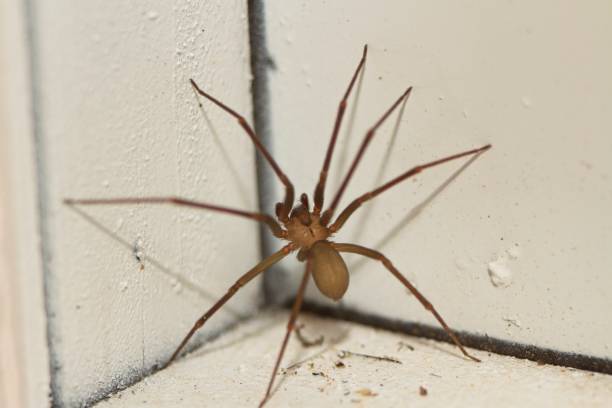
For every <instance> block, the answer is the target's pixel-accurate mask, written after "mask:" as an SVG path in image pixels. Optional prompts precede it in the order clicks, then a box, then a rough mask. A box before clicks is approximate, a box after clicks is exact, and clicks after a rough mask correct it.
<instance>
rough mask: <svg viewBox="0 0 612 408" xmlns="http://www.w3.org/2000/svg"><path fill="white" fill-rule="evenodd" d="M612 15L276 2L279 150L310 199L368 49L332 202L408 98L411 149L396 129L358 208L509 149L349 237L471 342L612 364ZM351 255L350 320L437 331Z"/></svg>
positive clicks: (557, 8) (530, 6)
mask: <svg viewBox="0 0 612 408" xmlns="http://www.w3.org/2000/svg"><path fill="white" fill-rule="evenodd" d="M611 13H612V7H611V5H610V3H609V2H605V1H593V2H583V3H576V2H554V1H537V2H493V3H486V4H484V3H483V2H478V3H473V2H454V1H434V2H406V1H385V2H377V3H376V5H374V4H373V3H372V2H370V1H335V2H326V1H309V2H284V1H273V2H269V3H267V10H266V17H267V29H268V31H267V36H268V46H269V49H270V52H271V54H272V58H273V59H274V62H275V64H276V67H277V70H276V71H274V72H273V73H272V74H271V78H272V88H271V94H272V102H273V103H272V114H273V115H272V116H273V131H274V139H273V140H274V151H275V154H276V156H277V158H278V160H279V162H280V164H281V166H282V167H283V168H284V169H285V170H286V171H287V173H288V174H289V175H290V177H291V178H292V180H294V182H295V184H296V186H297V192H298V193H300V192H301V191H305V192H307V193H309V194H311V193H312V191H313V189H314V185H315V183H316V180H317V179H318V172H319V170H320V166H321V164H322V161H323V155H324V152H325V148H326V145H327V141H328V138H329V135H330V133H331V129H332V124H333V118H334V115H335V112H336V107H337V104H338V102H339V100H340V97H341V95H342V93H343V92H344V90H345V88H346V86H347V84H348V81H349V78H350V75H351V74H352V72H353V70H354V68H355V66H356V64H357V62H358V60H359V57H360V55H361V48H362V46H363V44H364V43H367V44H368V45H369V56H368V62H367V66H366V71H365V76H364V78H363V83H362V87H361V92H360V94H359V98H358V108H357V111H356V115H355V120H354V123H353V132H352V134H351V135H350V138H348V137H347V135H346V133H345V132H344V131H345V130H347V128H348V127H349V126H347V124H348V122H349V121H347V120H345V124H344V128H343V131H342V133H341V140H340V142H339V146H338V149H337V151H336V155H335V157H334V163H333V164H332V169H333V173H332V174H331V176H330V180H331V183H330V186H329V187H330V188H328V190H327V191H328V197H329V195H331V193H333V192H335V188H334V187H336V186H337V185H338V183H337V181H338V177H339V175H340V174H341V173H342V170H344V169H346V168H347V166H348V163H349V160H352V154H353V153H354V151H355V149H356V147H357V145H358V143H360V142H361V137H362V136H363V134H364V131H365V130H366V129H367V127H369V126H370V125H372V124H373V123H374V121H375V120H376V119H377V118H378V116H379V115H380V114H381V113H382V112H383V111H384V110H385V109H386V108H387V107H388V106H389V105H390V104H391V103H392V101H393V100H395V98H397V97H398V96H399V95H400V94H401V92H402V91H403V90H404V89H405V87H407V86H409V85H412V86H414V92H413V93H412V97H411V98H410V100H409V101H408V104H407V106H406V110H405V114H404V116H403V118H402V121H401V126H400V129H399V132H398V134H397V136H396V139H395V140H394V142H393V143H391V141H390V139H391V130H392V128H393V125H394V122H395V120H396V117H392V118H391V120H390V121H389V123H388V124H387V125H386V126H385V127H384V129H383V131H381V132H380V134H379V135H378V136H377V138H376V140H375V141H374V142H373V143H372V146H371V148H370V149H369V151H368V152H367V154H366V156H365V159H364V161H363V163H362V164H361V166H360V168H359V169H358V171H357V172H356V176H355V178H354V180H353V182H352V183H351V185H350V187H349V188H348V191H347V193H346V194H345V196H344V200H343V203H344V204H345V205H346V204H348V202H349V200H351V199H352V198H354V197H356V196H357V195H358V194H361V193H364V192H366V191H367V190H369V189H372V188H373V187H375V186H377V185H378V184H381V181H385V180H387V179H389V178H391V177H393V176H395V175H397V174H399V173H400V172H402V171H403V170H405V169H408V168H409V167H411V166H413V165H415V164H417V163H422V162H425V161H429V160H432V159H436V158H439V157H442V156H445V155H448V154H452V153H455V152H459V151H462V150H465V149H470V148H474V147H478V146H481V145H483V144H486V143H492V144H493V149H492V150H491V151H489V152H487V153H486V154H484V155H482V156H481V157H480V158H479V159H478V160H476V161H475V162H473V163H472V164H471V165H470V166H468V167H467V168H466V169H464V171H462V172H461V173H460V174H459V175H458V176H457V177H456V178H455V179H454V180H452V182H450V184H449V185H448V186H446V187H444V188H442V189H441V191H440V192H439V194H438V190H439V189H440V188H441V187H442V186H443V185H444V184H445V183H446V182H447V181H449V180H451V179H452V178H453V177H454V175H455V174H456V172H457V171H458V170H459V169H461V167H462V165H463V164H464V163H465V162H466V161H465V160H464V161H462V162H456V163H452V164H447V165H445V166H443V167H439V168H437V169H435V170H432V171H430V172H427V173H423V174H422V175H419V176H418V177H417V178H415V179H413V180H412V181H407V182H405V183H404V184H403V185H402V186H400V187H396V188H395V189H394V190H393V191H391V192H387V193H385V194H383V195H382V196H380V197H379V198H377V199H376V201H375V202H373V203H372V204H370V205H369V206H367V207H362V208H361V209H360V210H359V215H355V216H354V218H353V219H352V220H351V221H350V222H349V223H348V224H347V226H346V229H345V230H344V231H342V232H341V233H340V234H338V236H337V237H336V240H337V241H341V242H342V241H348V242H351V241H352V242H357V243H359V244H363V245H366V246H370V247H373V248H376V249H379V250H381V251H382V252H384V253H385V254H387V255H388V257H389V258H390V259H391V260H392V261H393V262H394V264H395V265H396V266H397V267H398V268H399V269H400V271H402V272H404V273H405V274H406V275H407V276H408V277H409V278H410V279H412V280H413V282H415V283H416V285H417V286H418V287H419V288H420V289H421V290H422V292H423V293H424V294H425V295H426V296H427V297H429V298H430V300H431V301H432V302H433V303H434V305H435V306H436V307H437V308H438V310H439V311H440V313H441V314H442V315H443V316H444V317H445V318H446V320H447V322H448V323H449V324H450V325H451V326H452V327H454V328H456V329H460V330H467V331H470V332H475V333H483V334H488V335H490V336H494V337H498V338H503V339H508V340H512V341H518V342H522V343H526V344H534V345H537V346H543V347H550V348H554V349H557V350H561V351H568V352H577V353H584V354H588V355H593V356H599V357H607V358H611V357H612V344H611V342H610V338H612V320H610V319H609V317H608V316H607V312H606V311H607V310H611V309H612V300H611V299H612V298H611V297H610V295H609V288H610V287H612V275H611V274H610V268H611V265H612V252H611V251H610V242H612V217H610V213H609V211H610V210H609V209H610V208H612V185H611V181H610V177H611V176H612V161H611V160H610V157H611V153H612V138H611V137H610V134H611V131H612V122H611V120H610V118H611V117H612V105H611V103H610V95H611V94H612V76H610V72H612V56H611V55H612V54H610V47H611V45H612V44H611V42H610V39H611V38H612V28H611V27H612V26H610V24H609V16H610V15H611ZM350 104H351V105H350V106H349V109H348V112H349V114H347V116H350V110H351V109H352V106H354V104H355V102H354V99H353V100H351V102H350ZM390 145H391V147H390V149H389V146H390ZM388 149H389V150H388ZM387 154H389V156H388V158H387V156H386V155H387ZM343 155H346V156H345V161H344V162H342V157H343ZM340 167H341V168H340ZM381 172H382V176H381V177H380V178H379V175H380V174H381ZM432 196H435V198H433V199H432V200H430V198H432ZM341 207H342V205H341ZM347 259H349V260H350V263H351V265H352V267H351V270H352V276H351V279H352V282H351V286H350V288H349V292H348V294H347V296H346V298H345V300H344V302H345V305H346V306H347V307H351V308H355V309H358V310H361V311H366V312H370V313H376V314H379V315H382V316H386V317H390V318H396V319H405V320H410V321H420V322H426V323H431V324H434V325H435V324H436V323H435V321H434V320H433V318H432V317H431V316H430V315H429V314H428V313H427V312H425V311H423V310H422V308H421V306H420V305H419V304H418V303H417V302H416V300H415V299H414V298H413V297H410V296H408V295H407V294H406V290H405V289H403V287H402V286H400V284H399V283H398V282H397V281H396V280H395V279H394V278H392V277H391V276H390V275H389V274H388V273H387V272H386V271H385V270H384V269H383V268H382V266H380V265H377V264H375V263H374V262H373V261H367V262H362V261H360V260H358V259H357V258H356V257H354V256H350V257H347ZM293 272H294V275H295V277H296V280H297V279H299V278H298V277H299V276H301V274H300V272H299V271H298V270H297V269H295V270H294V271H293ZM506 272H507V273H508V274H510V275H511V276H509V277H508V278H507V282H505V283H507V286H503V285H502V286H495V285H494V284H493V282H492V280H491V278H490V276H489V274H490V273H498V274H500V273H501V274H503V273H506ZM313 286H314V285H313ZM311 289H313V288H312V287H311ZM316 296H317V295H316V294H315V293H314V291H312V292H311V295H310V297H311V298H313V297H316Z"/></svg>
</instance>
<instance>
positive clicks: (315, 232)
mask: <svg viewBox="0 0 612 408" xmlns="http://www.w3.org/2000/svg"><path fill="white" fill-rule="evenodd" d="M367 52H368V47H367V45H365V46H364V48H363V54H362V56H361V59H360V61H359V64H358V65H357V68H356V69H355V71H354V73H353V76H352V77H351V80H350V82H349V85H348V87H347V89H346V91H345V93H344V95H343V97H342V99H341V101H340V104H339V106H338V110H337V113H336V118H335V122H334V127H333V130H332V133H331V138H330V141H329V145H328V147H327V152H326V154H325V159H324V161H323V167H322V169H321V172H320V175H319V181H318V183H317V185H316V187H315V190H314V196H313V205H312V207H311V205H310V200H309V198H308V195H307V194H305V193H303V194H301V196H300V198H299V202H298V203H297V204H295V206H294V201H295V192H294V188H293V184H292V183H291V181H290V180H289V178H288V177H287V176H286V175H285V173H283V171H282V170H281V168H280V167H279V166H278V164H277V163H276V161H275V160H274V158H273V157H272V155H271V154H270V153H269V152H268V150H267V149H266V147H265V146H263V145H262V143H261V141H260V140H259V138H258V136H257V135H256V134H255V131H254V130H253V128H252V127H251V126H250V125H249V123H248V122H247V120H246V119H245V118H244V117H243V116H242V115H240V114H239V113H238V112H236V111H235V110H233V109H232V108H230V107H229V106H227V105H225V104H224V103H223V102H221V101H219V100H218V99H216V98H215V97H213V96H211V95H210V94H208V93H206V92H205V91H203V90H202V89H201V88H200V87H199V86H198V85H197V84H196V83H195V81H194V80H193V79H190V83H191V85H192V87H193V89H194V90H195V91H196V92H197V93H198V94H199V95H201V96H202V97H204V98H206V99H208V100H209V101H210V102H212V103H213V104H215V105H217V106H218V107H219V108H221V109H222V110H224V111H225V112H227V113H228V114H229V115H231V116H233V117H234V118H235V119H236V120H237V121H238V123H239V125H240V126H241V127H242V128H243V129H244V131H245V132H246V133H247V135H248V136H249V137H250V139H251V141H252V142H253V143H254V145H255V148H256V149H258V150H259V152H260V153H261V154H262V155H263V156H264V158H265V159H266V161H267V162H268V163H269V164H270V166H271V167H272V169H273V170H274V173H275V174H276V176H277V177H278V179H279V180H280V182H281V183H282V184H283V185H284V189H285V195H284V199H283V201H282V202H278V203H277V204H276V207H275V215H276V218H275V217H273V216H271V215H269V214H266V213H259V212H249V211H244V210H239V209H234V208H229V207H224V206H219V205H215V204H210V203H204V202H197V201H192V200H188V199H184V198H180V197H138V198H125V197H122V198H104V199H66V200H64V202H65V203H66V204H69V205H74V204H80V205H102V204H115V205H116V204H140V203H149V204H173V205H178V206H186V207H195V208H201V209H206V210H210V211H216V212H220V213H224V214H229V215H235V216H238V217H243V218H248V219H251V220H255V221H258V222H261V223H263V224H265V225H266V226H267V227H268V228H269V230H270V232H271V233H272V234H273V235H274V236H275V237H277V238H279V239H281V240H283V241H288V243H287V244H286V245H285V246H283V247H282V248H281V249H280V250H279V251H277V252H275V253H273V254H272V255H270V256H268V257H267V258H265V259H264V260H262V261H261V262H260V263H258V264H257V265H255V266H254V267H253V268H252V269H251V270H249V271H248V272H247V273H245V274H244V275H242V276H241V277H240V278H239V279H238V280H237V281H236V282H235V283H234V284H233V285H232V286H231V287H230V288H229V289H228V291H227V293H226V294H225V295H223V296H222V297H221V298H220V299H219V300H218V301H217V302H216V303H215V304H214V305H213V306H212V307H211V308H210V309H209V310H207V311H206V313H204V314H203V315H202V316H201V317H200V318H199V319H198V320H196V322H195V323H194V325H193V326H192V328H191V329H190V330H189V332H188V333H187V334H186V335H185V337H184V338H183V340H182V341H181V343H180V344H179V346H178V347H177V348H176V350H175V351H174V353H173V354H172V356H171V357H170V358H169V359H168V361H167V362H166V364H165V365H164V366H163V367H162V369H163V368H165V367H167V366H168V365H169V364H170V363H172V362H173V361H174V360H175V359H176V358H177V357H178V356H179V354H180V353H181V351H182V350H183V348H184V347H185V345H186V344H187V342H188V341H189V340H190V339H191V337H192V336H193V335H194V334H195V332H196V331H198V330H199V329H201V328H202V327H203V326H204V324H205V323H206V322H207V321H208V319H210V318H211V317H212V316H213V315H214V314H215V312H217V311H218V310H219V309H220V308H221V307H222V306H223V305H224V304H225V303H226V302H227V301H228V300H229V299H230V298H231V297H232V296H234V295H235V294H236V292H238V290H239V289H240V288H241V287H243V286H244V285H246V284H247V283H249V282H250V281H251V280H252V279H253V278H255V277H256V276H258V275H260V274H261V273H262V272H264V271H265V270H266V269H268V268H269V267H270V266H272V265H274V264H275V263H277V262H279V261H280V260H281V259H283V258H285V257H286V256H287V255H289V254H290V253H292V252H295V251H297V258H298V260H299V261H301V262H305V264H306V265H305V270H304V274H303V276H302V280H301V283H300V286H299V288H298V291H297V294H296V296H295V300H294V303H293V307H292V310H291V315H290V317H289V322H288V323H287V329H286V332H285V336H284V338H283V341H282V344H281V347H280V350H279V352H278V356H277V358H276V362H275V364H274V369H273V371H272V376H271V378H270V381H269V382H268V387H267V389H266V392H265V394H264V397H263V399H262V400H261V403H260V407H261V406H263V405H264V404H265V403H266V402H267V400H268V399H269V397H270V393H271V390H272V386H273V384H274V378H275V376H276V373H277V372H278V368H279V365H280V363H281V360H282V358H283V354H284V352H285V348H286V346H287V342H288V341H289V337H290V335H291V332H292V331H293V330H294V329H295V322H296V319H297V316H298V314H299V312H300V309H301V306H302V300H303V297H304V291H305V289H306V286H307V284H308V282H309V280H310V277H311V276H312V278H313V279H314V282H315V284H316V286H317V288H318V289H319V290H320V291H321V293H322V294H323V295H324V296H326V297H328V298H330V299H332V300H334V301H338V300H340V299H342V297H343V296H344V294H345V293H346V290H347V289H348V285H349V272H348V269H347V266H346V264H345V262H344V260H343V259H342V256H341V255H340V254H341V253H342V252H349V253H355V254H358V255H362V256H365V257H367V258H371V259H374V260H377V261H379V262H381V263H382V264H383V266H384V267H385V268H386V269H388V270H389V272H390V273H391V274H392V275H393V276H394V277H395V278H397V279H398V280H399V281H400V282H401V283H402V284H403V285H404V286H405V287H406V288H407V289H408V290H409V291H410V292H411V293H412V294H413V295H414V296H415V297H416V298H417V300H418V301H419V302H420V303H421V304H422V305H423V307H424V308H425V309H427V310H428V311H429V312H431V313H432V314H433V316H434V317H435V318H436V319H437V321H438V322H439V323H440V325H441V326H442V327H443V328H444V331H445V332H446V333H447V334H448V336H449V337H450V338H451V340H452V341H453V342H454V343H455V345H456V346H457V347H458V348H459V349H460V350H461V352H462V353H463V354H464V355H465V356H466V357H467V358H469V359H471V360H473V361H476V362H479V361H480V360H479V359H477V358H476V357H474V356H472V355H470V354H469V353H468V352H467V350H465V348H464V347H463V345H462V344H461V342H460V341H459V339H458V338H457V336H456V335H455V333H453V331H452V330H451V329H450V327H449V326H448V325H447V324H446V322H445V321H444V319H443V318H442V316H440V314H439V313H438V312H437V311H436V309H435V308H434V306H433V305H432V304H431V303H430V302H429V301H428V300H427V299H426V298H425V296H423V295H422V294H421V293H420V292H419V290H417V288H416V287H414V285H412V284H411V283H410V282H409V281H408V279H406V278H405V277H404V276H403V275H402V274H401V273H400V272H399V271H398V270H397V269H396V268H395V266H394V265H393V264H392V263H391V261H390V260H389V259H388V258H387V257H385V256H384V255H383V254H382V253H380V252H378V251H376V250H374V249H370V248H367V247H364V246H360V245H356V244H351V243H336V242H333V241H331V239H330V238H331V237H332V236H333V235H334V234H335V233H337V232H338V231H340V230H341V228H342V226H343V225H344V224H345V223H346V221H347V220H348V219H349V218H350V217H351V215H352V214H353V213H354V212H355V211H356V210H357V209H358V208H359V207H360V206H361V205H362V204H363V203H365V202H367V201H369V200H371V199H373V198H374V197H376V196H378V195H379V194H381V193H383V192H385V191H387V190H389V189H390V188H392V187H394V186H396V185H398V184H399V183H401V182H402V181H404V180H407V179H408V178H410V177H412V176H414V175H416V174H418V173H420V172H422V171H424V170H426V169H429V168H432V167H434V166H438V165H440V164H443V163H446V162H449V161H451V160H456V159H459V158H462V157H466V156H474V155H478V154H481V153H483V152H484V151H486V150H488V149H489V148H491V145H490V144H487V145H485V146H482V147H479V148H477V149H472V150H468V151H464V152H461V153H457V154H454V155H451V156H447V157H444V158H441V159H438V160H433V161H430V162H428V163H424V164H421V165H418V166H415V167H413V168H411V169H409V170H408V171H406V172H404V173H402V174H400V175H398V176H397V177H395V178H393V179H391V180H389V181H387V182H386V183H384V184H382V185H381V186H380V187H378V188H376V189H374V190H372V191H369V192H367V193H365V194H363V195H361V196H359V197H357V198H356V199H354V200H353V201H352V202H351V203H350V204H349V205H348V206H347V207H346V208H344V210H342V212H340V214H339V215H338V216H337V217H336V218H335V219H334V215H335V213H336V210H337V207H338V203H339V202H340V199H341V198H342V195H343V193H344V191H345V190H346V187H347V185H348V183H349V181H350V180H351V178H352V176H353V173H354V172H355V169H356V168H357V166H358V165H359V162H360V161H361V158H362V156H363V154H364V152H365V150H366V149H367V147H368V145H369V144H370V142H371V141H372V139H373V138H374V136H375V134H376V131H377V130H378V128H379V127H380V126H381V125H382V124H383V123H384V122H385V120H387V118H388V117H389V116H390V115H391V113H392V112H393V111H394V110H396V108H397V107H398V106H399V105H400V104H401V103H402V101H404V100H406V99H407V98H408V97H409V96H410V93H411V91H412V87H409V88H408V89H406V91H405V92H404V93H402V95H401V96H400V97H399V98H398V99H397V100H396V101H395V102H394V103H393V104H392V105H391V106H390V107H389V108H388V109H387V110H386V111H385V112H384V113H383V115H382V116H381V117H380V118H379V119H378V121H377V122H376V123H375V124H374V125H373V126H372V127H371V128H370V129H369V130H368V131H367V133H366V135H365V137H364V139H363V141H362V142H361V145H360V147H359V150H358V151H357V154H356V156H355V157H354V159H353V161H352V163H351V165H350V167H349V170H348V172H347V174H346V175H345V176H344V178H343V180H342V183H341V184H340V187H339V189H338V191H337V192H336V194H335V195H334V197H333V199H332V201H331V204H329V206H328V207H327V208H326V209H324V201H325V184H326V181H327V175H328V170H329V166H330V163H331V159H332V155H333V152H334V147H335V145H336V139H337V137H338V133H339V130H340V127H341V124H342V118H343V117H344V113H345V110H346V107H347V101H348V98H349V96H350V94H351V91H352V89H353V87H354V85H355V81H356V79H357V78H358V76H359V74H360V72H361V71H362V70H363V66H364V64H365V61H366V57H367Z"/></svg>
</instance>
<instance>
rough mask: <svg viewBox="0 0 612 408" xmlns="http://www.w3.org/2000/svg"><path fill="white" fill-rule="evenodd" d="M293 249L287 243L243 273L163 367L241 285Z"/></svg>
mask: <svg viewBox="0 0 612 408" xmlns="http://www.w3.org/2000/svg"><path fill="white" fill-rule="evenodd" d="M293 249H294V247H293V244H288V245H285V246H284V247H283V248H281V249H280V250H279V251H277V252H275V253H274V254H272V255H270V256H269V257H267V258H266V259H264V260H263V261H261V262H260V263H258V264H257V265H255V267H253V269H251V270H250V271H248V272H247V273H245V274H244V275H242V276H241V277H240V279H238V280H237V281H236V283H234V284H233V285H232V286H231V287H230V288H229V289H228V291H227V293H226V294H225V295H223V297H221V299H219V300H218V301H217V302H216V303H215V304H214V305H213V306H212V307H211V308H210V309H208V311H207V312H206V313H204V314H203V315H202V316H201V317H200V318H199V319H198V320H196V322H195V323H194V325H193V327H192V328H191V330H189V332H188V333H187V335H186V336H185V338H184V339H183V341H181V344H179V346H178V347H177V348H176V350H175V351H174V353H172V357H170V359H169V360H168V362H167V363H166V364H164V366H163V367H162V369H164V368H166V367H168V366H169V365H170V364H171V363H172V362H173V361H174V360H175V359H176V357H178V355H179V354H180V353H181V350H183V347H185V345H186V344H187V342H188V341H189V339H191V337H192V336H193V335H194V334H195V333H196V332H197V331H198V330H199V329H201V328H202V326H204V324H205V323H206V322H207V321H208V319H210V318H211V317H212V315H214V314H215V312H216V311H217V310H219V309H220V308H221V306H223V305H224V304H225V302H227V301H228V300H230V299H231V298H232V296H234V295H235V294H236V292H238V290H239V289H240V288H241V287H243V286H244V285H246V284H247V283H248V282H249V281H251V279H253V278H254V277H256V276H257V275H259V274H260V273H262V272H263V271H265V270H266V269H268V268H269V267H270V266H272V265H274V264H275V263H277V262H278V261H280V260H281V259H283V258H284V257H286V256H287V255H289V253H290V252H291V251H292V250H293Z"/></svg>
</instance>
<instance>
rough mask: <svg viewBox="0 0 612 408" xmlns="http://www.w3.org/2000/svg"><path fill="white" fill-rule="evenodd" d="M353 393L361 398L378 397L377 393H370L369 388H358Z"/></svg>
mask: <svg viewBox="0 0 612 408" xmlns="http://www.w3.org/2000/svg"><path fill="white" fill-rule="evenodd" d="M355 393H356V394H359V395H361V396H363V397H375V396H377V395H378V394H377V393H375V392H374V391H372V390H371V389H369V388H360V389H358V390H357V391H355Z"/></svg>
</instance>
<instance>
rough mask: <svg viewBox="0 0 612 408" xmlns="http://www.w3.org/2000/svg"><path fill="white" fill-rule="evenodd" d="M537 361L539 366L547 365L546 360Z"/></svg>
mask: <svg viewBox="0 0 612 408" xmlns="http://www.w3.org/2000/svg"><path fill="white" fill-rule="evenodd" d="M536 363H537V364H538V365H539V366H542V365H545V364H546V363H545V362H543V361H542V360H538V361H536Z"/></svg>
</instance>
